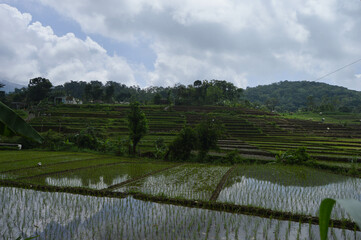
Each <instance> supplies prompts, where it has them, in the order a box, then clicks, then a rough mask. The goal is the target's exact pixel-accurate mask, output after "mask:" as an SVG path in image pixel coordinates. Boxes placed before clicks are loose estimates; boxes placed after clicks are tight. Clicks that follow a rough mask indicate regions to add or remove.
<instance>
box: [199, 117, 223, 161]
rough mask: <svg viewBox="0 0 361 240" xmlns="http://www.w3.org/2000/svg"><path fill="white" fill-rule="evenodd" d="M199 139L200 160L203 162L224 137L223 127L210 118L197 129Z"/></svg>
mask: <svg viewBox="0 0 361 240" xmlns="http://www.w3.org/2000/svg"><path fill="white" fill-rule="evenodd" d="M196 133H197V138H198V149H199V155H198V157H199V159H200V160H203V159H204V158H205V157H206V156H207V154H208V151H209V150H210V149H212V148H213V149H216V148H217V142H218V139H219V138H220V137H221V136H222V133H223V127H222V125H221V124H220V123H219V122H217V121H216V120H215V119H213V118H208V119H206V120H204V121H202V122H201V123H199V124H198V125H197V127H196Z"/></svg>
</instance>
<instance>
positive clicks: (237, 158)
mask: <svg viewBox="0 0 361 240" xmlns="http://www.w3.org/2000/svg"><path fill="white" fill-rule="evenodd" d="M243 161H244V159H243V158H242V157H241V155H239V153H238V151H237V150H233V151H232V152H229V153H227V155H226V157H225V158H224V162H225V163H230V164H236V163H240V162H243Z"/></svg>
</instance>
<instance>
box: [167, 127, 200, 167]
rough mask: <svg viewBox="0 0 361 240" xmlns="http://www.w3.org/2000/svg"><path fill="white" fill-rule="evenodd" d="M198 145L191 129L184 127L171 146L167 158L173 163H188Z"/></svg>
mask: <svg viewBox="0 0 361 240" xmlns="http://www.w3.org/2000/svg"><path fill="white" fill-rule="evenodd" d="M196 145H197V136H196V133H195V131H194V130H193V129H192V128H191V127H187V126H186V127H184V128H183V129H182V130H181V131H180V133H179V134H178V136H177V137H176V139H174V141H173V142H172V143H171V144H170V145H169V151H168V153H167V154H166V156H165V158H169V159H170V160H172V161H186V160H188V159H189V158H190V156H191V152H192V150H194V149H195V146H196Z"/></svg>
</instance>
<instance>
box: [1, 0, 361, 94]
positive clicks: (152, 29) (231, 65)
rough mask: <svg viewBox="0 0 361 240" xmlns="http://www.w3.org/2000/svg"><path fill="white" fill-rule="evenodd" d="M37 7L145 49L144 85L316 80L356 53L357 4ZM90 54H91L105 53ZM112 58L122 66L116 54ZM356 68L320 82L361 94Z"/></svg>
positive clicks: (353, 0)
mask: <svg viewBox="0 0 361 240" xmlns="http://www.w3.org/2000/svg"><path fill="white" fill-rule="evenodd" d="M39 2H41V3H42V4H44V5H46V6H49V7H52V8H54V9H55V10H56V11H57V12H59V13H60V14H62V15H64V16H66V17H69V18H71V19H73V20H74V21H76V22H78V23H79V25H80V26H81V28H82V30H83V31H84V32H85V33H86V34H88V35H91V34H98V35H102V36H104V37H107V38H111V39H114V40H116V41H119V42H125V43H127V44H132V45H134V46H135V47H137V46H139V48H141V47H143V46H142V45H143V44H149V45H148V47H150V48H151V49H152V50H153V51H154V53H155V56H156V57H155V59H154V62H153V64H154V68H152V69H146V68H144V67H143V66H137V67H134V66H132V69H131V70H133V75H136V76H137V78H136V79H137V81H138V83H140V82H141V83H142V84H141V85H143V86H149V85H154V84H157V85H173V84H175V83H183V84H190V83H192V82H193V81H194V80H196V79H200V80H203V79H224V80H227V81H231V82H233V83H235V84H236V85H237V86H240V87H246V86H255V85H258V84H268V83H272V82H276V81H281V80H285V79H288V80H303V79H306V80H315V79H317V78H318V77H320V76H323V75H325V74H327V73H329V72H332V71H333V70H335V69H338V68H340V67H342V66H344V65H346V64H348V63H350V62H352V61H355V60H356V59H359V58H360V56H361V46H360V44H359V39H361V32H360V31H359V26H360V25H361V15H360V14H359V13H360V10H361V2H360V1H358V0H350V1H342V0H318V1H316V0H306V1H305V0H295V1H277V0H271V1H265V0H254V1H239V0H198V1H193V0H174V1H168V0H154V1H146V0H122V1H118V0H104V1H96V0H77V1H73V0H72V1H70V0H62V1H56V0H39ZM43 31H45V30H43ZM48 35H49V34H48ZM50 35H51V34H50ZM69 43H70V41H69ZM83 44H84V45H88V44H89V43H87V41H83ZM95 44H96V43H95ZM68 47H69V48H70V47H71V46H68ZM76 49H78V47H76ZM79 49H81V48H79ZM94 49H98V48H97V47H94ZM0 51H1V50H0ZM94 51H95V52H97V54H96V55H97V56H106V55H107V54H106V53H101V50H99V49H98V50H94ZM85 52H86V51H85ZM79 54H80V53H79ZM82 54H83V52H82ZM118 54H121V53H118ZM80 55H81V54H80ZM80 55H79V56H80ZM114 58H115V59H119V61H120V62H121V61H122V57H121V56H119V57H117V56H115V57H114ZM86 59H88V58H86ZM105 59H112V60H113V57H104V59H103V61H106V60H105ZM98 60H102V59H101V57H99V58H98ZM80 62H81V63H83V61H80ZM123 62H125V63H126V60H125V59H123ZM35 63H36V62H35ZM35 63H34V64H35ZM58 63H61V61H59V62H58ZM68 64H69V63H68ZM83 64H84V63H83ZM74 65H76V63H74ZM53 66H54V69H56V68H57V67H56V64H55V63H54V65H53ZM72 66H73V65H72ZM90 66H92V67H93V65H90ZM124 66H126V65H124ZM79 67H80V66H79ZM110 67H111V64H102V65H101V66H98V68H97V69H98V71H96V72H97V73H98V74H99V75H101V76H103V75H106V74H105V73H102V71H101V69H104V68H107V69H108V68H110ZM124 68H125V67H124ZM87 69H89V68H87ZM111 69H112V68H111ZM116 69H118V68H116ZM113 70H114V69H113ZM131 70H129V72H131ZM360 70H361V66H360V64H355V65H352V66H350V67H349V68H347V69H344V70H342V71H339V72H337V73H335V74H333V75H330V76H328V77H327V78H324V79H322V81H324V82H328V83H331V84H337V85H343V86H346V87H349V88H352V89H358V90H361V82H359V81H358V80H359V79H357V78H356V76H355V74H356V73H359V72H360ZM54 71H55V70H54ZM59 71H61V68H60V69H59ZM108 71H109V70H108ZM118 71H119V72H121V71H123V70H122V69H118ZM134 71H135V73H134ZM85 73H88V72H87V71H84V74H85ZM80 74H82V72H80ZM129 74H130V73H129ZM130 75H131V74H130ZM139 78H141V80H139ZM133 79H134V78H133Z"/></svg>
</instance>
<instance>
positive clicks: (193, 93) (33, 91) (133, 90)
mask: <svg viewBox="0 0 361 240" xmlns="http://www.w3.org/2000/svg"><path fill="white" fill-rule="evenodd" d="M242 92H243V89H241V88H237V87H236V86H234V85H233V83H230V82H227V81H224V80H210V81H207V80H203V81H200V80H197V81H195V82H194V83H193V84H190V85H188V86H186V85H183V84H176V85H175V86H173V87H157V86H155V87H148V88H143V89H142V88H140V87H138V86H126V85H125V84H121V83H118V82H113V81H108V82H106V83H105V84H103V83H102V82H100V81H91V82H84V81H70V82H66V83H64V84H63V85H59V86H53V85H52V83H51V82H50V80H48V79H46V78H41V77H38V78H34V79H31V80H30V81H29V84H28V87H24V88H21V89H15V91H14V92H11V93H9V94H6V95H5V93H4V92H3V96H2V99H0V100H1V101H3V102H6V103H13V102H17V103H19V102H21V103H26V104H37V103H39V102H40V101H42V100H44V99H46V100H48V101H50V102H51V101H54V99H55V98H57V97H68V98H70V99H72V98H74V99H77V100H81V101H82V102H83V103H119V102H131V101H139V102H141V103H143V104H175V105H224V104H230V103H238V102H239V101H240V99H241V96H242Z"/></svg>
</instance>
